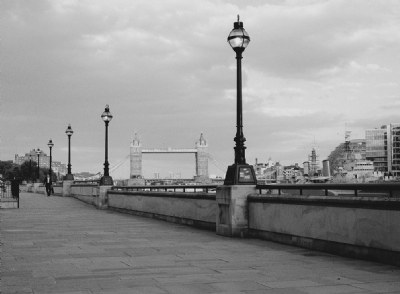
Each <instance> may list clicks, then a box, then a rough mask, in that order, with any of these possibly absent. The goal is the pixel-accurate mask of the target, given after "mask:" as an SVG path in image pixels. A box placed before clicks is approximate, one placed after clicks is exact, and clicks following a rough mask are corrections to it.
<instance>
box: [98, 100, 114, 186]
mask: <svg viewBox="0 0 400 294" xmlns="http://www.w3.org/2000/svg"><path fill="white" fill-rule="evenodd" d="M112 118H113V116H112V114H111V112H110V107H109V106H108V104H107V105H106V108H105V109H104V112H103V113H102V114H101V119H102V120H103V121H104V123H105V124H106V140H105V141H106V142H105V143H106V146H105V147H106V148H105V161H104V175H103V177H102V178H101V179H100V185H102V186H112V185H113V179H112V177H110V174H109V168H108V167H109V165H110V164H109V163H108V124H109V123H110V121H111V120H112Z"/></svg>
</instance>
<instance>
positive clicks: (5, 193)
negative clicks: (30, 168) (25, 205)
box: [0, 181, 19, 208]
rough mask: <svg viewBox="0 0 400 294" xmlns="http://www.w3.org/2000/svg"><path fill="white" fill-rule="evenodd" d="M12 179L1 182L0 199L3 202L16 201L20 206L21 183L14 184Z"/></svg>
mask: <svg viewBox="0 0 400 294" xmlns="http://www.w3.org/2000/svg"><path fill="white" fill-rule="evenodd" d="M12 185H14V184H12V183H11V182H10V181H1V182H0V201H1V202H16V203H17V208H19V185H18V184H16V185H17V186H15V187H14V186H12Z"/></svg>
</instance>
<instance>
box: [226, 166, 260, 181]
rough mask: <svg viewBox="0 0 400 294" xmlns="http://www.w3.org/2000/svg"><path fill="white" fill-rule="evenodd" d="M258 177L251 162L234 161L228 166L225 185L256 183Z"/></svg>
mask: <svg viewBox="0 0 400 294" xmlns="http://www.w3.org/2000/svg"><path fill="white" fill-rule="evenodd" d="M256 184H257V178H256V173H255V172H254V168H253V166H252V165H249V164H238V163H234V164H232V165H230V166H228V170H227V171H226V176H225V181H224V185H256Z"/></svg>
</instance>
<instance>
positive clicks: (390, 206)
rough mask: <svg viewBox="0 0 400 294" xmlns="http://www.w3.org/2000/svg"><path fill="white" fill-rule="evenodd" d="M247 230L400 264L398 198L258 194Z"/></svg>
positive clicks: (306, 245)
mask: <svg viewBox="0 0 400 294" xmlns="http://www.w3.org/2000/svg"><path fill="white" fill-rule="evenodd" d="M248 201H249V232H250V235H252V236H255V237H261V238H264V239H268V240H273V241H278V242H282V243H287V244H292V245H297V246H301V247H306V248H310V249H316V250H322V251H328V252H331V253H335V254H340V255H346V256H353V257H360V258H368V259H373V260H376V261H381V262H387V263H392V264H397V265H400V199H399V198H372V197H342V198H341V197H324V196H320V197H318V196H296V197H290V196H261V197H260V196H256V195H252V196H250V197H249V198H248Z"/></svg>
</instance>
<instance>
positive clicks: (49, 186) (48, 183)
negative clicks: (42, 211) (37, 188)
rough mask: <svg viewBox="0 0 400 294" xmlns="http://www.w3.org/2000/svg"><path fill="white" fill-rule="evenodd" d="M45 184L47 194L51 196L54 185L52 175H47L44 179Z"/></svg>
mask: <svg viewBox="0 0 400 294" xmlns="http://www.w3.org/2000/svg"><path fill="white" fill-rule="evenodd" d="M44 185H45V186H46V193H47V196H50V194H51V191H52V189H53V185H52V183H51V178H50V175H47V176H46V179H45V180H44Z"/></svg>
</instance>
